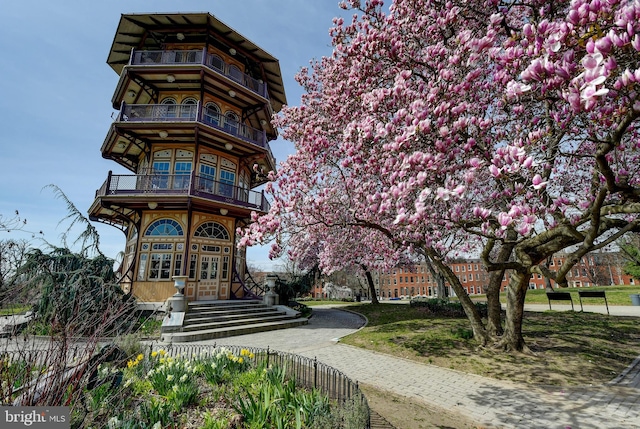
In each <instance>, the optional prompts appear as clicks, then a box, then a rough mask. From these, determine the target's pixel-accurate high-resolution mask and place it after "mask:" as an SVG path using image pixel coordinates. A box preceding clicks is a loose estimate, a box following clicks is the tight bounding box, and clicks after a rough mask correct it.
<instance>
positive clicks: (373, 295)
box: [364, 270, 378, 304]
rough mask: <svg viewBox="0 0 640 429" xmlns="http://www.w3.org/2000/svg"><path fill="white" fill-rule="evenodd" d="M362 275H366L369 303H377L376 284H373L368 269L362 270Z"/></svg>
mask: <svg viewBox="0 0 640 429" xmlns="http://www.w3.org/2000/svg"><path fill="white" fill-rule="evenodd" d="M364 275H365V276H367V284H369V295H371V304H378V295H376V286H375V285H374V284H373V277H371V272H370V271H369V270H365V271H364Z"/></svg>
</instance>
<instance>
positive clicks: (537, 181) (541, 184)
mask: <svg viewBox="0 0 640 429" xmlns="http://www.w3.org/2000/svg"><path fill="white" fill-rule="evenodd" d="M531 183H532V184H533V185H532V186H533V189H536V190H540V189H544V188H545V187H546V186H547V182H546V181H544V180H542V176H540V175H539V174H536V175H535V176H533V179H531Z"/></svg>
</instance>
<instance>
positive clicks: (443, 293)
mask: <svg viewBox="0 0 640 429" xmlns="http://www.w3.org/2000/svg"><path fill="white" fill-rule="evenodd" d="M424 261H425V265H426V266H427V269H428V270H429V273H430V274H431V277H433V279H434V280H435V282H436V296H437V297H438V298H440V299H444V298H446V297H447V288H446V286H445V284H444V276H443V275H442V274H441V273H440V272H439V271H438V270H436V269H435V268H434V266H433V263H432V262H431V258H429V256H427V255H424Z"/></svg>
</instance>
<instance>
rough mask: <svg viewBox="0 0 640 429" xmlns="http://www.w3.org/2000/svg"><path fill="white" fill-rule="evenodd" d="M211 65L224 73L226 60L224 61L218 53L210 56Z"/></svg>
mask: <svg viewBox="0 0 640 429" xmlns="http://www.w3.org/2000/svg"><path fill="white" fill-rule="evenodd" d="M209 65H210V66H211V68H213V69H214V70H216V71H218V72H220V73H224V61H222V58H220V57H219V56H218V55H211V56H210V57H209Z"/></svg>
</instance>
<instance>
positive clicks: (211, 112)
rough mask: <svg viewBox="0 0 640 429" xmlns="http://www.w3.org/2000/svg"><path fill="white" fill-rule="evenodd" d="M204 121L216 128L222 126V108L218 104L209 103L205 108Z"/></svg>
mask: <svg viewBox="0 0 640 429" xmlns="http://www.w3.org/2000/svg"><path fill="white" fill-rule="evenodd" d="M204 121H205V122H206V123H207V124H210V125H213V126H214V127H219V126H220V108H219V107H218V105H217V104H216V103H213V102H209V103H207V105H206V106H205V108H204Z"/></svg>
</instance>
